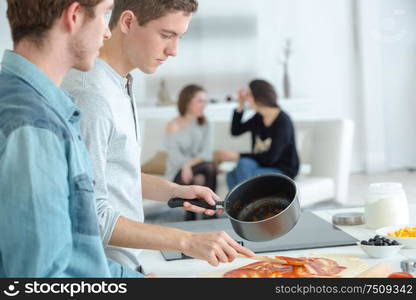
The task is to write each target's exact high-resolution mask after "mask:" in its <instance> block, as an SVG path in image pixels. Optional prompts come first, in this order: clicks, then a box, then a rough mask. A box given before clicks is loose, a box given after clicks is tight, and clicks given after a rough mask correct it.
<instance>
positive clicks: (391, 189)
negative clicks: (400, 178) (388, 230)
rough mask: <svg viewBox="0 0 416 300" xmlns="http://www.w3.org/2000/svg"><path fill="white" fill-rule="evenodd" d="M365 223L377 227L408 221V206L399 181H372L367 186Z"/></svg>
mask: <svg viewBox="0 0 416 300" xmlns="http://www.w3.org/2000/svg"><path fill="white" fill-rule="evenodd" d="M365 223H366V225H367V227H369V228H373V229H377V228H381V227H385V226H394V225H406V224H408V223H409V206H408V203H407V197H406V194H405V192H404V190H403V187H402V185H401V183H395V182H383V183H373V184H370V186H369V187H368V194H367V201H366V204H365Z"/></svg>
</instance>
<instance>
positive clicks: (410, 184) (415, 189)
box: [146, 170, 416, 223]
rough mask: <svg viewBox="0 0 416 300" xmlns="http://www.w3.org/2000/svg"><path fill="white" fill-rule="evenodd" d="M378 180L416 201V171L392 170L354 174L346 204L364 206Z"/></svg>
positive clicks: (177, 216) (170, 217)
mask: <svg viewBox="0 0 416 300" xmlns="http://www.w3.org/2000/svg"><path fill="white" fill-rule="evenodd" d="M376 182H399V183H402V185H403V188H404V191H405V192H406V195H407V199H408V201H409V202H413V203H416V172H412V171H407V170H397V171H390V172H386V173H380V174H372V175H368V174H352V175H351V178H350V184H349V190H348V197H349V200H348V204H347V205H346V206H348V207H353V206H362V205H364V203H365V199H366V195H367V189H368V185H369V184H370V183H376ZM338 207H341V206H340V205H339V204H336V203H335V202H333V201H325V202H320V203H317V204H314V205H312V206H310V207H307V209H314V210H320V209H331V208H338ZM182 220H183V211H182V210H179V209H178V210H176V209H175V210H172V209H166V210H164V211H163V213H161V214H159V213H152V214H151V215H148V216H146V221H147V222H149V223H164V222H177V221H182Z"/></svg>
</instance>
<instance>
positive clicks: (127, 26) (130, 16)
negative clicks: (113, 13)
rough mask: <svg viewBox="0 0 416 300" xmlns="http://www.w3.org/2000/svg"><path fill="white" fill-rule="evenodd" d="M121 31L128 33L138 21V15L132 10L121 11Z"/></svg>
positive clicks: (119, 21)
mask: <svg viewBox="0 0 416 300" xmlns="http://www.w3.org/2000/svg"><path fill="white" fill-rule="evenodd" d="M118 23H119V26H120V31H121V32H122V33H128V32H129V31H130V30H131V27H132V26H133V25H135V24H134V23H136V16H135V15H134V13H133V12H132V11H131V10H125V11H123V12H122V13H121V15H120V19H119V20H118Z"/></svg>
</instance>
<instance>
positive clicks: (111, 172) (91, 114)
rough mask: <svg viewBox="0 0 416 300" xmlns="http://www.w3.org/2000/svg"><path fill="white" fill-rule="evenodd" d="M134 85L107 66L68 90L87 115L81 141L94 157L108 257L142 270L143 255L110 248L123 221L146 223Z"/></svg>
mask: <svg viewBox="0 0 416 300" xmlns="http://www.w3.org/2000/svg"><path fill="white" fill-rule="evenodd" d="M128 83H130V86H131V76H130V75H129V76H127V78H126V77H122V76H120V75H119V74H118V73H117V72H116V71H115V70H114V69H113V68H111V67H110V66H109V65H108V64H107V63H106V62H105V61H104V60H102V59H97V60H96V62H95V66H94V68H93V69H92V70H91V71H89V72H86V73H84V72H79V71H75V70H71V71H70V72H69V73H68V75H67V76H66V77H65V79H64V82H63V84H62V87H63V88H64V89H66V90H67V91H68V92H69V93H70V94H72V96H73V97H74V98H75V102H76V104H77V106H78V107H79V108H80V110H81V123H80V124H81V136H82V138H83V139H84V142H85V144H86V146H87V148H88V151H89V153H90V159H91V161H92V163H93V170H94V175H95V193H96V199H97V213H98V220H99V225H100V231H101V237H102V239H103V245H104V249H105V252H106V255H107V256H108V257H109V258H111V259H113V260H114V261H116V262H118V263H120V264H122V265H124V266H126V267H129V268H131V269H136V268H137V266H138V265H139V264H140V263H139V259H138V255H139V253H140V251H141V250H138V249H131V248H121V247H114V246H110V245H108V241H109V240H110V237H111V235H112V232H113V229H114V226H115V224H116V222H117V219H118V218H119V216H120V215H121V216H124V217H127V218H129V219H132V220H135V221H139V222H143V220H144V215H143V201H142V187H141V170H140V152H141V141H140V130H139V126H138V120H137V109H136V107H135V101H134V98H133V93H132V92H131V88H130V89H128V88H127V85H128Z"/></svg>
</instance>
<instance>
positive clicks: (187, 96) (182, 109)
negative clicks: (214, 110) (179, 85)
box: [178, 84, 207, 125]
mask: <svg viewBox="0 0 416 300" xmlns="http://www.w3.org/2000/svg"><path fill="white" fill-rule="evenodd" d="M198 92H205V90H204V89H203V88H202V87H201V86H199V85H196V84H190V85H187V86H185V87H184V88H183V89H182V91H181V92H180V93H179V99H178V111H179V114H180V115H181V116H182V117H183V116H184V115H185V114H186V113H187V111H188V106H189V103H190V102H191V100H192V98H193V97H195V95H196V93H198ZM197 121H198V125H204V124H205V123H206V122H207V119H206V118H205V116H202V117H198V119H197Z"/></svg>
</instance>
